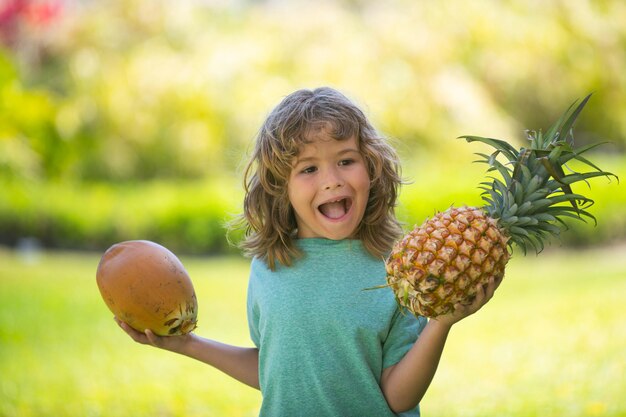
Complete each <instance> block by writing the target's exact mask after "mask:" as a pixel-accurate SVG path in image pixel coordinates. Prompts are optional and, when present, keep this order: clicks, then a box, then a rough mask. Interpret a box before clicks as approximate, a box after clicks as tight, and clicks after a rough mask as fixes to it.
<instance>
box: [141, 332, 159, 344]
mask: <svg viewBox="0 0 626 417" xmlns="http://www.w3.org/2000/svg"><path fill="white" fill-rule="evenodd" d="M144 334H145V335H146V338H147V339H148V342H150V344H151V345H152V346H156V347H159V346H160V338H159V336H157V335H156V334H154V332H153V331H152V330H150V329H146V331H145V332H144Z"/></svg>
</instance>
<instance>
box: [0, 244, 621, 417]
mask: <svg viewBox="0 0 626 417" xmlns="http://www.w3.org/2000/svg"><path fill="white" fill-rule="evenodd" d="M625 255H626V247H624V246H621V247H613V248H610V249H604V250H599V249H596V250H593V251H586V252H563V251H556V250H549V251H547V252H546V253H544V254H542V255H541V256H540V257H539V258H537V257H535V256H534V255H533V256H529V257H527V258H522V257H521V256H516V257H515V258H514V259H513V260H512V261H511V263H510V266H509V269H508V273H507V278H506V281H505V282H504V283H503V285H502V287H501V288H500V289H499V290H498V293H497V295H496V297H494V299H493V301H492V302H491V303H490V304H489V305H488V306H487V307H485V309H484V310H483V311H481V312H480V313H478V314H477V315H476V316H474V317H471V318H469V319H467V320H466V322H464V323H461V324H459V325H458V326H457V327H456V328H455V329H454V330H453V333H452V335H451V338H450V340H449V343H448V345H447V347H446V351H445V353H444V357H443V360H442V364H441V366H440V370H439V372H438V374H437V376H436V378H435V380H434V382H433V385H432V386H431V389H430V391H429V392H428V394H427V396H426V398H425V399H424V400H423V402H422V409H423V415H426V416H477V417H478V416H482V417H484V416H524V417H527V416H537V417H539V416H542V417H543V416H555V417H556V416H559V417H560V416H581V417H582V416H624V415H626V399H625V397H626V396H625V395H624V393H625V392H626V379H625V378H624V375H626V326H625V325H624V318H625V314H624V313H626V308H625V307H624V305H625V304H624V299H625V298H626V261H625V259H624V256H625ZM98 258H99V256H98V255H97V254H75V253H54V254H53V253H46V254H42V255H41V257H40V258H39V260H38V261H37V262H32V261H30V262H28V261H27V259H24V258H22V257H20V256H17V255H16V254H14V253H12V252H9V251H6V250H0V416H2V417H5V416H6V417H17V416H19V417H28V416H37V417H39V416H71V417H74V416H75V417H78V416H81V417H83V416H106V417H115V416H129V417H130V416H133V417H135V416H181V417H182V416H189V417H193V416H252V415H255V414H256V412H257V409H258V405H259V402H260V394H259V393H258V392H257V391H255V390H253V389H250V388H247V387H245V386H243V385H241V384H239V383H237V382H235V381H232V380H231V379H230V378H229V377H227V376H223V375H222V374H220V373H219V372H217V371H214V370H213V369H211V368H210V367H208V366H205V365H203V364H201V363H198V362H194V361H193V360H191V359H188V358H183V357H177V356H175V355H173V354H170V353H168V352H163V351H159V350H156V349H153V348H150V347H146V346H141V345H137V344H135V343H134V342H132V341H131V340H130V339H129V338H128V337H127V336H126V335H125V334H124V333H122V331H121V330H120V329H119V328H117V326H116V325H115V323H114V322H113V320H112V317H111V314H110V313H109V311H108V310H107V309H106V307H105V305H104V303H103V302H102V300H101V299H100V295H99V293H98V290H97V287H96V284H95V276H94V275H95V269H96V265H97V262H98ZM183 262H184V263H185V265H186V266H187V269H188V270H189V272H190V274H191V276H192V278H193V280H194V284H195V286H196V291H197V293H198V299H199V306H200V311H199V319H200V322H199V328H198V330H197V331H198V333H199V334H201V335H203V336H206V337H211V338H216V339H218V340H221V341H223V342H227V343H233V344H241V345H249V344H250V342H249V339H248V335H247V326H246V321H245V292H246V279H247V262H246V261H245V260H243V259H239V258H209V259H200V258H183ZM302 395H306V393H302Z"/></svg>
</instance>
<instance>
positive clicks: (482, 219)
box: [386, 206, 510, 318]
mask: <svg viewBox="0 0 626 417" xmlns="http://www.w3.org/2000/svg"><path fill="white" fill-rule="evenodd" d="M508 240H509V237H508V236H507V235H506V232H505V231H504V230H502V229H501V228H500V227H498V224H497V220H495V219H493V218H490V217H489V216H487V214H486V213H485V211H483V209H481V208H476V207H467V206H464V207H451V208H450V209H448V210H446V211H444V212H439V213H437V214H435V216H433V217H432V218H430V219H427V220H426V221H425V222H424V223H423V224H422V225H421V226H419V227H416V228H415V229H413V230H412V231H411V232H409V233H407V234H406V235H405V236H404V237H403V238H402V239H401V240H400V241H398V242H397V243H396V244H395V246H394V248H393V250H392V252H391V254H390V256H389V258H388V259H387V262H386V268H387V283H388V284H389V286H390V287H391V289H392V290H393V292H394V294H395V296H396V298H397V300H398V303H399V304H400V305H401V306H402V307H403V308H406V309H407V310H409V311H410V312H411V313H413V314H415V315H420V316H425V317H431V318H432V317H437V316H439V315H442V314H446V313H448V312H451V311H452V310H453V309H454V305H455V304H458V303H461V304H469V303H471V302H472V301H473V300H474V298H475V297H476V288H477V286H478V284H481V285H486V284H487V283H488V282H489V280H490V279H491V278H492V277H494V279H496V280H500V279H502V278H503V277H504V268H505V266H506V264H507V262H508V261H509V258H510V253H509V248H508V245H507V242H508Z"/></svg>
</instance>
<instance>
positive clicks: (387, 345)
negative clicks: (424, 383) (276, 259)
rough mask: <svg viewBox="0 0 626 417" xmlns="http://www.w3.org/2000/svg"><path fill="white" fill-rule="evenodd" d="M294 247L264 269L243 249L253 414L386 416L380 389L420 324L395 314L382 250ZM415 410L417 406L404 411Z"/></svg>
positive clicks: (312, 242) (326, 243)
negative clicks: (286, 259) (257, 396)
mask: <svg viewBox="0 0 626 417" xmlns="http://www.w3.org/2000/svg"><path fill="white" fill-rule="evenodd" d="M298 245H299V247H300V248H301V249H302V250H303V252H304V256H303V257H302V258H301V259H298V260H297V261H296V262H295V263H294V264H293V265H292V266H291V267H284V266H282V265H279V266H277V268H276V270H275V271H271V270H270V269H269V268H268V267H267V265H266V264H265V263H264V262H263V261H262V260H259V259H253V261H252V267H251V273H250V282H249V287H248V323H249V326H250V335H251V338H252V340H253V342H254V344H255V345H256V346H257V347H258V348H259V381H260V386H261V393H262V395H263V403H262V406H261V412H260V415H261V416H263V417H266V416H287V417H298V416H303V417H309V416H310V417H324V416H328V417H350V416H355V417H367V416H372V417H374V416H375V417H384V416H394V415H395V414H394V413H393V412H392V411H391V410H390V409H389V407H388V405H387V402H386V400H385V398H384V396H383V394H382V391H381V389H380V385H379V382H380V377H381V373H382V370H383V369H384V368H386V367H388V366H391V365H394V364H395V363H397V362H398V361H399V360H400V359H401V358H402V357H403V356H404V355H405V354H406V352H407V351H408V350H409V349H410V347H411V346H412V345H413V343H414V342H415V340H416V338H417V336H418V335H419V333H420V332H421V331H422V329H423V327H424V326H425V324H426V319H424V318H420V319H419V320H418V319H416V318H415V317H414V316H412V315H411V314H409V313H407V314H402V313H401V312H400V311H399V309H398V306H397V304H396V301H395V298H394V296H393V293H392V292H391V290H389V289H387V288H383V289H379V290H371V291H364V289H366V288H371V287H374V286H377V285H381V284H384V283H385V266H384V262H383V260H382V259H376V258H374V257H372V256H371V255H370V254H369V253H368V252H367V251H366V250H365V249H364V247H363V245H362V243H361V242H360V241H358V240H341V241H334V240H327V239H317V238H315V239H300V240H298ZM402 415H405V416H419V407H418V408H416V409H415V410H413V411H411V412H408V413H404V414H402Z"/></svg>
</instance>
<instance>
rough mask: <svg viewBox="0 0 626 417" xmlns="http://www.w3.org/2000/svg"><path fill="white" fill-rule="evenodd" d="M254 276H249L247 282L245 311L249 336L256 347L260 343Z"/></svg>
mask: <svg viewBox="0 0 626 417" xmlns="http://www.w3.org/2000/svg"><path fill="white" fill-rule="evenodd" d="M253 281H254V277H253V276H252V275H251V276H250V281H249V282H248V299H247V312H248V329H249V331H250V338H251V339H252V342H253V343H254V345H255V346H256V347H257V348H258V347H260V345H261V335H260V332H259V309H258V303H257V301H256V295H255V291H254V282H253Z"/></svg>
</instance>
